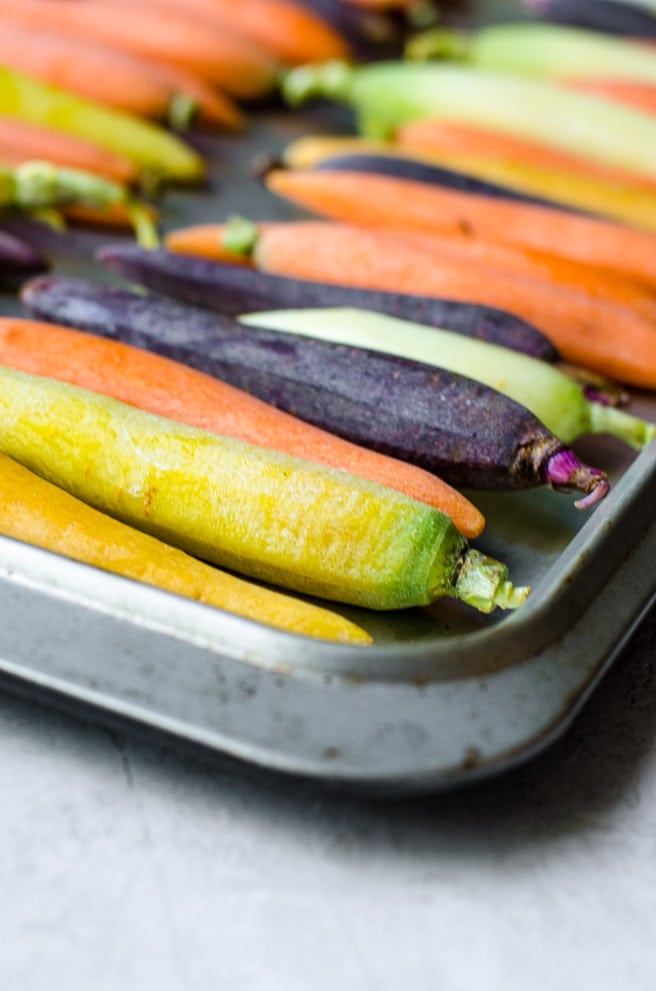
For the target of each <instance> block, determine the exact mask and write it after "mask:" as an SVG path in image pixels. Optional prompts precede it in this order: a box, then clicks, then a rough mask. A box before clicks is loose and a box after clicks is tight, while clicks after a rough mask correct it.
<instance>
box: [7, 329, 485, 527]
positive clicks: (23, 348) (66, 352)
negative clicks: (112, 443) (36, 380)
mask: <svg viewBox="0 0 656 991" xmlns="http://www.w3.org/2000/svg"><path fill="white" fill-rule="evenodd" d="M0 363H1V364H4V365H7V366H9V367H11V368H15V369H17V370H19V371H23V372H29V373H31V374H33V375H41V376H43V377H47V378H55V379H59V380H60V381H63V382H69V383H71V384H73V385H78V386H81V387H82V388H85V389H90V390H92V391H93V392H99V393H102V394H104V395H108V396H112V397H114V398H115V399H119V400H121V401H122V402H126V403H129V404H130V405H132V406H137V407H139V408H141V409H145V410H148V411H150V412H152V413H158V414H159V415H160V416H165V417H168V418H169V419H171V420H177V421H179V422H181V423H188V424H190V425H192V426H196V427H201V428H202V429H204V430H211V431H214V432H216V433H221V434H224V435H227V436H228V437H235V438H238V439H240V440H245V441H248V442H250V443H254V444H260V445H263V446H266V447H271V448H274V449H275V450H278V451H283V452H286V453H287V454H293V455H295V456H297V457H301V458H305V459H307V460H311V461H315V462H319V463H320V464H326V465H331V466H332V467H333V468H339V469H342V470H344V471H349V472H351V473H352V474H354V475H359V476H361V477H363V478H368V479H369V480H370V481H375V482H378V483H380V484H382V485H387V486H389V487H390V488H394V489H398V490H399V491H401V492H405V493H406V495H409V496H411V497H412V498H415V499H418V500H420V501H422V502H426V503H429V504H430V505H432V506H434V507H436V508H438V509H440V510H441V511H442V512H444V513H446V514H447V515H448V516H450V517H451V518H452V519H453V521H454V523H455V524H456V526H457V527H458V529H459V530H460V531H461V533H462V534H463V535H464V536H467V537H475V536H478V535H479V534H480V533H481V532H482V530H483V527H484V524H485V521H484V518H483V516H482V515H481V513H480V512H479V510H478V509H476V507H475V506H474V505H473V504H472V503H471V502H469V500H468V499H466V498H465V497H464V496H463V495H461V494H460V493H459V492H457V491H456V490H455V489H452V488H451V487H450V486H449V485H446V483H444V482H442V481H441V480H440V479H439V478H437V477H436V476H435V475H433V474H431V473H429V472H427V471H424V470H423V469H421V468H417V467H415V466H414V465H410V464H406V463H405V462H402V461H398V460H396V459H395V458H390V457H387V456H386V455H382V454H378V453H376V452H374V451H369V450H367V449H365V448H363V447H359V446H358V445H356V444H351V443H350V442H348V441H345V440H342V439H341V438H338V437H336V436H334V435H332V434H330V433H328V432H326V431H324V430H321V429H319V428H318V427H314V426H311V425H310V424H307V423H304V422H303V421H301V420H298V419H297V418H296V417H294V416H291V415H290V414H288V413H283V412H282V411H281V410H278V409H276V408H275V407H273V406H269V405H268V404H267V403H265V402H262V401H261V400H259V399H256V398H255V397H254V396H250V395H248V393H245V392H242V391H241V390H239V389H236V388H234V387H233V386H230V385H227V384H226V383H225V382H221V381H220V380H219V379H215V378H214V377H212V376H210V375H205V374H203V373H202V372H199V371H196V370H195V369H192V368H188V367H187V366H186V365H183V364H181V363H179V362H176V361H171V360H170V359H168V358H163V357H160V356H159V355H155V354H151V353H150V352H148V351H145V350H143V351H142V350H141V349H139V348H134V347H130V346H129V345H126V344H120V343H118V342H116V341H111V340H105V339H104V338H100V337H94V336H93V335H91V334H86V333H84V332H82V331H77V330H72V329H69V328H67V327H60V326H57V325H55V324H45V323H40V322H38V321H33V320H24V319H14V318H11V317H6V318H0Z"/></svg>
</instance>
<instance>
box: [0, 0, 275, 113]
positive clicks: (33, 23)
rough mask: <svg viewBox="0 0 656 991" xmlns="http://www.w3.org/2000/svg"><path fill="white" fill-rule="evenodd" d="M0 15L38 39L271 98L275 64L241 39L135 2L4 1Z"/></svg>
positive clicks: (230, 91) (242, 93)
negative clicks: (88, 46) (127, 57)
mask: <svg viewBox="0 0 656 991" xmlns="http://www.w3.org/2000/svg"><path fill="white" fill-rule="evenodd" d="M0 15H1V18H0V19H1V21H2V23H3V24H9V25H16V26H20V27H23V28H25V29H27V30H30V31H34V32H35V34H36V33H38V32H40V31H50V32H52V33H54V34H63V35H65V36H67V37H69V38H72V39H76V40H77V41H84V42H86V43H94V44H100V45H108V46H110V47H112V48H116V49H117V50H119V51H123V52H128V53H129V54H132V55H137V56H145V57H147V58H151V59H153V60H154V61H157V62H162V63H165V64H172V65H179V66H181V67H182V68H185V69H187V70H189V71H190V72H192V73H195V74H196V75H199V76H200V77H201V78H202V79H205V80H207V82H210V83H214V84H216V85H218V86H220V87H222V88H223V89H224V90H225V91H226V92H227V93H228V94H230V95H231V96H235V97H238V98H245V99H249V98H252V97H259V96H262V95H263V94H265V93H269V92H270V91H271V90H272V89H273V88H274V86H275V84H276V80H277V72H278V65H277V63H276V61H275V60H274V59H273V58H272V57H271V56H270V55H269V53H268V52H266V51H265V50H264V49H262V48H260V47H259V46H257V45H255V44H254V43H253V42H251V41H249V40H247V39H245V38H243V37H241V36H240V35H239V34H236V33H235V32H231V31H228V30H226V29H225V28H223V29H221V30H219V29H212V27H211V26H209V25H207V24H206V23H202V24H199V23H198V21H193V20H190V19H189V18H188V17H187V16H186V15H185V14H184V13H180V14H174V13H171V14H169V15H167V16H166V17H162V16H161V10H158V9H155V8H154V7H146V6H144V5H142V4H140V3H133V2H132V0H82V2H80V0H75V2H71V0H21V3H20V4H16V3H13V2H10V0H0Z"/></svg>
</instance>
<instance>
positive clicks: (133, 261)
mask: <svg viewBox="0 0 656 991" xmlns="http://www.w3.org/2000/svg"><path fill="white" fill-rule="evenodd" d="M216 237H217V240H218V237H219V234H218V232H217V234H216ZM96 258H97V260H98V261H100V262H101V263H102V264H103V265H105V266H106V267H107V268H109V269H110V270H111V271H112V272H114V273H116V274H117V275H120V276H122V277H123V278H125V279H127V281H128V282H136V283H139V284H141V285H143V286H145V287H146V288H147V289H152V290H153V291H155V292H158V293H161V294H162V295H164V296H170V297H171V298H172V299H177V300H179V301H180V302H182V303H190V304H191V305H192V306H201V307H205V308H206V309H210V310H213V311H215V312H216V313H223V314H225V315H226V316H238V315H239V314H240V313H245V312H246V311H247V310H261V309H273V308H274V307H279V308H282V309H293V308H295V307H296V306H298V305H303V306H360V307H363V308H364V309H369V310H379V311H381V312H383V313H391V314H393V315H395V316H399V317H404V318H405V319H407V320H414V321H416V322H417V323H426V324H430V325H433V326H435V327H444V328H445V329H447V330H453V331H455V332H456V333H459V334H465V335H466V336H468V337H476V338H479V339H481V340H486V341H489V342H490V343H492V344H501V345H503V346H504V347H510V348H512V349H513V350H516V351H523V352H524V353H526V354H530V355H532V356H533V357H535V358H540V359H542V360H543V361H552V362H553V361H557V360H558V358H559V355H558V351H557V349H556V348H555V347H554V345H553V344H552V343H551V341H550V340H549V339H548V338H547V337H545V335H544V334H541V333H540V331H538V330H536V329H535V328H534V327H532V326H531V325H530V324H528V323H526V322H525V321H523V320H521V319H520V318H519V317H515V316H513V315H512V314H511V313H506V312H504V311H502V310H496V309H493V308H492V307H485V306H476V305H474V304H472V303H466V302H462V303H459V302H453V301H451V300H440V299H429V298H427V297H425V296H418V295H417V296H411V295H404V294H403V293H387V292H380V291H375V290H374V291H368V290H366V289H353V288H350V287H348V286H336V285H329V284H327V283H325V282H308V281H303V280H299V279H291V278H285V277H284V276H277V275H269V274H268V273H266V272H260V271H258V270H257V269H254V268H250V267H248V268H247V267H240V268H238V267H236V266H234V265H228V264H222V263H220V262H215V261H212V260H209V259H205V258H201V257H192V256H191V255H180V254H177V253H175V252H171V251H167V250H166V249H163V248H159V249H155V250H153V251H145V250H144V249H143V248H140V247H139V246H138V245H134V244H125V245H124V244H116V245H107V246H105V247H102V248H100V249H98V251H97V253H96Z"/></svg>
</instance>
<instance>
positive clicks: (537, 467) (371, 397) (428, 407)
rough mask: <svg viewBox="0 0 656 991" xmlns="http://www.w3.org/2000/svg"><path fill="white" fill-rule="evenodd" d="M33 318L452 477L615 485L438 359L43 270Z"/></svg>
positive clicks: (595, 491)
mask: <svg viewBox="0 0 656 991" xmlns="http://www.w3.org/2000/svg"><path fill="white" fill-rule="evenodd" d="M21 298H22V300H23V303H24V304H25V306H26V307H27V309H28V310H29V311H30V312H31V313H32V314H33V315H34V316H35V317H37V318H39V319H42V320H50V321H52V322H56V323H59V324H64V325H66V326H70V327H77V328H79V329H81V330H85V331H87V332H90V333H93V334H97V335H98V336H100V337H108V338H111V339H113V340H118V341H123V342H124V343H126V344H131V345H133V346H136V347H142V348H146V349H150V350H152V351H155V352H157V353H158V354H161V355H164V356H166V357H168V358H172V359H174V360H177V361H181V362H184V363H186V364H188V365H191V366H193V367H195V368H198V369H200V370H202V371H204V372H207V373H209V374H211V375H215V376H216V377H217V378H220V379H223V380H224V381H226V382H229V383H230V384H232V385H234V386H237V387H238V388H241V389H244V390H245V391H246V392H250V393H252V394H253V395H255V396H258V397H259V398H260V399H263V400H265V401H267V402H269V403H271V404H272V405H274V406H277V407H278V408H279V409H283V410H285V411H287V412H291V413H294V414H295V415H297V416H299V417H300V418H301V419H303V420H306V421H308V422H310V423H314V424H316V425H317V426H321V427H323V428H324V429H326V430H330V431H332V432H333V433H335V434H338V435H339V436H341V437H345V438H347V439H348V440H351V441H354V442H356V443H359V444H362V445H363V446H365V447H370V448H373V449H375V450H378V451H381V452H383V453H386V454H391V455H394V456H395V457H398V458H401V459H402V460H405V461H409V462H412V463H414V464H417V465H420V466H421V467H424V468H427V469H429V470H431V471H434V472H435V473H436V474H438V475H440V476H441V477H442V478H444V479H445V480H446V481H449V482H450V483H451V484H452V485H456V486H463V487H469V488H484V489H524V488H531V487H535V486H539V485H548V486H550V487H551V488H554V489H556V490H557V491H565V492H567V491H577V492H581V493H582V494H583V496H584V497H585V498H584V499H582V500H581V501H580V502H579V503H577V505H579V506H581V507H586V506H589V505H593V504H594V503H595V502H598V501H599V499H602V498H603V497H604V495H605V494H606V492H607V491H608V483H607V481H606V476H605V475H604V474H603V473H602V472H599V471H597V470H596V469H594V468H589V467H587V466H586V465H584V464H582V463H581V462H580V461H579V460H578V458H576V456H575V455H574V454H573V453H572V452H571V451H568V449H567V448H566V447H565V445H564V444H563V443H562V442H561V441H560V440H559V439H558V438H557V437H555V436H554V435H553V434H552V433H551V432H550V431H549V430H548V429H547V428H546V427H545V426H544V424H543V423H541V422H540V421H539V420H538V419H537V418H536V417H535V416H534V415H533V414H532V413H530V412H529V411H528V410H527V409H525V408H524V407H523V406H520V405H519V404H518V403H516V402H514V401H513V400H511V399H509V398H508V397H507V396H504V395H502V394H501V393H499V392H496V391H495V390H494V389H490V388H489V387H488V386H485V385H482V384H481V383H480V382H474V381H473V380H472V379H468V378H465V377H464V376H462V375H456V374H454V373H452V372H447V371H444V370H442V369H438V368H435V366H433V365H430V366H429V365H425V364H422V363H421V362H417V361H409V360H407V359H401V358H398V357H394V356H391V355H388V354H383V353H380V352H376V351H367V350H364V349H360V348H352V347H348V346H346V345H341V344H332V343H328V342H326V341H320V340H317V339H313V338H309V337H300V336H298V335H294V334H287V333H281V332H276V331H270V330H262V329H259V328H255V327H252V328H249V329H248V330H245V329H244V328H243V327H242V326H241V325H240V324H238V323H237V322H236V321H235V320H233V319H231V318H229V317H225V316H217V315H215V314H212V313H210V312H208V311H207V310H200V309H194V308H192V307H189V306H183V305H181V304H179V303H175V302H173V301H171V300H168V299H165V298H163V297H159V296H154V295H149V294H147V293H144V292H141V291H137V290H130V289H123V288H117V287H114V286H108V285H103V284H102V283H94V282H87V281H84V280H81V279H67V278H56V277H52V276H50V277H48V276H44V277H41V278H39V279H35V280H33V281H32V282H30V283H29V284H28V285H27V286H26V287H25V288H24V290H23V292H22V294H21Z"/></svg>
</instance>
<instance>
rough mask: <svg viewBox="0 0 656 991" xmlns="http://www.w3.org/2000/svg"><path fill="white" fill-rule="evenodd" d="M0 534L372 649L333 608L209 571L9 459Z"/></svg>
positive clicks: (1, 475)
mask: <svg viewBox="0 0 656 991" xmlns="http://www.w3.org/2000/svg"><path fill="white" fill-rule="evenodd" d="M0 533H2V534H3V535H4V536H7V537H13V538H14V539H15V540H21V541H23V542H24V543H28V544H32V545H33V546H36V547H42V548H44V549H45V550H49V551H53V552H55V553H57V554H61V555H62V556H63V557H68V558H71V559H72V560H74V561H82V562H83V563H84V564H89V565H93V566H94V567H97V568H101V569H102V570H103V571H110V572H113V573H114V574H119V575H122V576H123V577H125V578H132V579H134V580H136V581H140V582H143V583H144V584H146V585H152V586H155V587H156V588H162V589H165V590H166V591H168V592H173V593H175V594H177V595H182V596H185V597H186V598H189V599H195V600H196V601H197V602H202V603H205V604H206V605H210V606H215V607H218V608H219V609H225V610H227V611H228V612H231V613H235V614H237V615H239V616H245V617H247V618H249V619H253V620H256V621H257V622H260V623H266V624H268V625H270V626H275V627H278V628H280V629H283V630H287V631H289V632H293V633H298V634H302V635H304V636H308V637H318V638H320V639H326V640H336V641H341V642H343V643H354V644H360V645H362V646H365V645H367V644H370V643H371V637H370V636H369V634H368V633H366V632H365V631H364V630H363V629H361V628H360V627H359V626H356V625H355V624H354V623H351V622H350V621H349V620H347V619H345V618H344V617H342V616H340V615H339V614H337V613H335V612H333V611H332V610H330V609H325V608H323V607H321V606H315V605H312V604H310V603H307V602H304V601H302V600H301V599H296V598H294V597H293V596H291V595H285V594H283V593H282V592H276V591H273V590H271V589H267V588H262V587H261V586H259V585H255V584H253V583H252V582H249V581H246V580H245V579H243V578H238V577H236V576H235V575H231V574H228V573H226V572H223V571H220V570H219V569H218V568H214V567H211V566H210V565H209V564H205V563H203V562H202V561H199V560H197V559H196V558H194V557H191V555H189V554H186V553H185V552H184V551H181V550H179V549H178V548H175V547H171V546H169V545H168V544H165V543H163V542H162V541H161V540H157V539H156V538H155V537H151V536H150V535H148V534H145V533H141V531H139V530H135V529H134V528H133V527H131V526H127V525H126V524H125V523H120V522H119V521H118V520H115V519H112V518H111V517H110V516H107V515H106V514H105V513H101V512H99V511H98V510H97V509H93V508H92V507H91V506H88V505H87V504H86V503H84V502H81V501H80V500H79V499H76V498H75V497H74V496H72V495H70V494H69V493H68V492H64V490H63V489H60V488H58V487H57V486H56V485H53V484H52V483H51V482H48V481H46V480H45V479H44V478H40V477H39V476H38V475H35V474H34V473H33V472H31V471H28V469H27V468H24V467H23V466H22V465H19V464H18V463H17V462H16V461H13V460H12V459H11V458H8V457H6V456H5V455H4V454H0Z"/></svg>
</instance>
